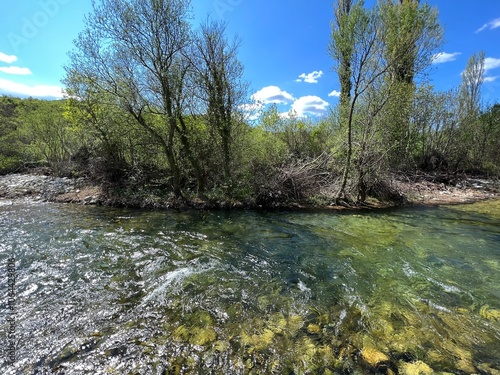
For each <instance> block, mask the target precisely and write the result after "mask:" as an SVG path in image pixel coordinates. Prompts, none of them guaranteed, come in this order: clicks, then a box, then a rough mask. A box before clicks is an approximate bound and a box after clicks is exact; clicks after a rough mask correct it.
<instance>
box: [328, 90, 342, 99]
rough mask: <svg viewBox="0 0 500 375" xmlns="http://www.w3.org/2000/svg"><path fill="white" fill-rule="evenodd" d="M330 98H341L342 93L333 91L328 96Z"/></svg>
mask: <svg viewBox="0 0 500 375" xmlns="http://www.w3.org/2000/svg"><path fill="white" fill-rule="evenodd" d="M328 96H333V97H335V98H339V97H340V91H337V90H333V91H332V92H331V93H329V94H328Z"/></svg>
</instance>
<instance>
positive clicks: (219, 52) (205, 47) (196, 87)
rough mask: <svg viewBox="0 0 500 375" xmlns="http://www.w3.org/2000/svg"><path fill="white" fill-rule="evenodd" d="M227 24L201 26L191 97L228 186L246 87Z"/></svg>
mask: <svg viewBox="0 0 500 375" xmlns="http://www.w3.org/2000/svg"><path fill="white" fill-rule="evenodd" d="M225 32H226V24H225V23H223V22H218V21H212V20H207V21H205V22H204V23H202V24H201V27H200V30H199V32H198V34H197V35H196V36H195V38H194V41H193V46H192V49H191V52H192V53H191V54H190V56H191V67H192V69H193V83H194V84H193V86H192V88H193V91H192V95H193V97H197V98H198V99H199V103H200V106H199V108H196V109H197V111H198V112H199V113H200V114H203V115H204V116H205V118H206V121H207V124H208V127H209V129H210V131H211V135H212V139H213V141H214V144H216V145H218V148H219V150H218V151H217V152H219V153H220V154H221V160H222V166H223V174H224V178H223V180H224V183H225V184H230V180H231V176H232V154H233V153H232V147H233V142H234V135H235V134H234V133H235V130H236V129H235V128H236V127H237V126H238V124H239V121H238V118H237V117H236V113H237V112H238V107H239V106H240V105H242V104H243V99H244V98H245V95H246V84H245V83H243V81H242V76H243V66H242V64H241V63H240V62H239V61H238V57H237V53H238V47H239V45H240V43H241V42H240V40H239V39H237V38H236V39H235V40H234V41H233V42H232V43H230V42H229V41H228V40H227V38H226V36H225Z"/></svg>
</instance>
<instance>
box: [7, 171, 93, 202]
mask: <svg viewBox="0 0 500 375" xmlns="http://www.w3.org/2000/svg"><path fill="white" fill-rule="evenodd" d="M0 198H1V199H4V200H18V199H30V200H32V201H39V202H63V203H78V204H101V203H102V194H101V191H100V189H99V188H98V187H96V186H92V185H91V184H89V183H88V182H87V181H86V179H84V178H76V179H72V178H67V177H52V176H45V175H36V174H10V175H4V176H0Z"/></svg>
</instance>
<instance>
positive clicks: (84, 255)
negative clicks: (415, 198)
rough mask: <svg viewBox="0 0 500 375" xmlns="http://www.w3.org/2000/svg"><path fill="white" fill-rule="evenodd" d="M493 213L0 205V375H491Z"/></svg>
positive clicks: (496, 357)
mask: <svg viewBox="0 0 500 375" xmlns="http://www.w3.org/2000/svg"><path fill="white" fill-rule="evenodd" d="M490 203H491V205H486V204H477V205H467V206H453V207H441V208H412V209H410V208H408V209H398V210H381V211H371V212H364V211H357V212H342V213H333V212H328V213H325V212H255V211H241V212H224V211H214V212H194V211H193V212H172V211H146V210H125V209H110V208H103V207H79V206H63V205H50V204H26V203H16V204H13V205H1V206H0V237H1V238H2V243H1V245H0V261H1V262H2V264H4V263H5V262H6V259H7V258H8V257H9V256H10V254H12V253H14V254H15V257H16V285H15V288H16V299H17V300H16V338H17V340H18V343H17V347H16V359H17V360H16V363H15V364H14V366H10V367H5V366H6V365H7V363H6V358H1V359H0V361H3V362H2V363H0V364H1V365H2V368H8V370H7V372H6V373H7V374H16V373H28V374H29V373H35V372H36V371H46V373H56V374H86V373H100V374H101V373H102V374H136V373H145V374H146V373H147V374H150V373H151V374H161V373H193V374H195V373H214V374H247V373H254V374H261V373H276V374H291V373H294V374H302V373H314V374H349V373H387V374H388V373H404V374H413V373H419V374H427V373H432V371H435V372H448V373H450V372H451V373H495V372H496V371H497V372H498V371H500V302H499V301H500V253H499V249H500V247H499V246H498V242H499V238H500V227H499V222H500V221H499V218H500V216H499V215H500V205H499V204H498V203H495V202H490ZM7 282H8V280H7V278H6V275H2V276H1V278H0V285H1V287H2V288H6V287H7ZM2 290H3V289H2ZM5 307H6V301H5V300H2V310H3V309H5ZM0 319H2V320H0V325H1V328H2V332H6V328H7V325H8V322H7V321H6V318H5V317H4V316H2V317H1V318H0ZM2 342H3V343H2V344H1V345H4V346H5V340H3V341H2ZM2 350H5V348H4V347H2Z"/></svg>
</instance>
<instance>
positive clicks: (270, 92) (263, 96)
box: [251, 86, 295, 104]
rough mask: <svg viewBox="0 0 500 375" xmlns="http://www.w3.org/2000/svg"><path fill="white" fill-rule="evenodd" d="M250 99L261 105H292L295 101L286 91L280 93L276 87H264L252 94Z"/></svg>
mask: <svg viewBox="0 0 500 375" xmlns="http://www.w3.org/2000/svg"><path fill="white" fill-rule="evenodd" d="M251 98H252V100H255V101H256V102H258V103H263V104H271V103H275V104H288V103H292V102H293V101H294V100H295V98H294V97H293V96H292V95H290V94H289V93H287V92H286V91H282V90H281V89H280V88H279V87H277V86H267V87H264V88H262V89H261V90H259V91H257V92H256V93H255V94H253V95H252V97H251Z"/></svg>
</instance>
